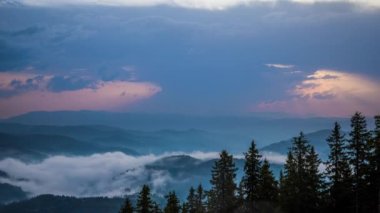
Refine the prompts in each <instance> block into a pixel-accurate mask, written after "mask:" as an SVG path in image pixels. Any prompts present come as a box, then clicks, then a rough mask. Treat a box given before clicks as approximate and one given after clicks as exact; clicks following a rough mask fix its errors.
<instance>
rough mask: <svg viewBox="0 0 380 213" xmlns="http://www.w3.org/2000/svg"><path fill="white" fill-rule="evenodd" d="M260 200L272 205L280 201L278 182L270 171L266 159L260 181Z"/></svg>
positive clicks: (261, 170)
mask: <svg viewBox="0 0 380 213" xmlns="http://www.w3.org/2000/svg"><path fill="white" fill-rule="evenodd" d="M257 191H258V192H257V197H258V200H261V201H267V202H270V203H272V204H274V203H276V202H277V199H278V186H277V181H276V179H275V178H274V176H273V173H272V171H271V169H270V165H269V162H268V161H267V160H266V159H265V160H264V162H263V165H262V167H261V169H260V180H259V185H258V189H257Z"/></svg>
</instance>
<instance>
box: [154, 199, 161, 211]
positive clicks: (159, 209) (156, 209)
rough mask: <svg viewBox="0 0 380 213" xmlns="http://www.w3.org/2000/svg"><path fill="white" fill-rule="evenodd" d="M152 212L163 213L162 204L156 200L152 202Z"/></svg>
mask: <svg viewBox="0 0 380 213" xmlns="http://www.w3.org/2000/svg"><path fill="white" fill-rule="evenodd" d="M152 213H162V210H161V208H160V205H158V203H156V202H155V201H153V202H152Z"/></svg>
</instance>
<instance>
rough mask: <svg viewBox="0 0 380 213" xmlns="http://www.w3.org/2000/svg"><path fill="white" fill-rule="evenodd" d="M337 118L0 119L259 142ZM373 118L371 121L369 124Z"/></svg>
mask: <svg viewBox="0 0 380 213" xmlns="http://www.w3.org/2000/svg"><path fill="white" fill-rule="evenodd" d="M335 121H338V122H339V123H340V124H341V125H342V128H343V129H349V119H348V118H291V117H284V116H279V117H278V118H276V116H258V115H257V114H252V116H200V115H180V114H147V113H118V112H105V111H54V112H43V111H42V112H30V113H26V114H23V115H19V116H14V117H11V118H8V119H4V120H3V121H0V122H2V123H20V124H27V125H50V126H73V125H74V126H80V125H101V126H110V127H118V128H123V129H129V130H140V131H158V130H162V129H171V130H187V129H201V130H205V131H213V132H219V133H224V134H230V135H234V136H235V140H240V141H250V140H252V139H253V138H254V139H255V140H256V143H257V144H258V145H259V146H264V145H268V144H270V143H272V142H273V141H280V140H282V139H284V138H290V137H292V136H294V135H295V134H297V133H298V132H299V131H301V130H302V131H304V132H314V131H318V130H321V129H329V128H332V125H333V123H334V122H335ZM371 123H372V122H370V124H371Z"/></svg>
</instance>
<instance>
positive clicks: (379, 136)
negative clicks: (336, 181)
mask: <svg viewBox="0 0 380 213" xmlns="http://www.w3.org/2000/svg"><path fill="white" fill-rule="evenodd" d="M373 141H374V149H375V150H374V162H375V163H374V164H375V169H374V170H375V172H374V174H375V175H374V176H375V177H374V180H375V186H374V187H375V188H376V190H375V195H374V197H375V205H376V204H377V206H375V207H374V209H377V212H378V213H380V115H377V116H375V129H374V139H373ZM375 212H376V210H375Z"/></svg>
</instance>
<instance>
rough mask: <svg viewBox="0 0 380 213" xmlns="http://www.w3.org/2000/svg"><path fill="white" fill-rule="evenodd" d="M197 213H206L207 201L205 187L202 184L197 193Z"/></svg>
mask: <svg viewBox="0 0 380 213" xmlns="http://www.w3.org/2000/svg"><path fill="white" fill-rule="evenodd" d="M194 197H195V208H194V212H195V213H204V212H206V209H205V205H204V199H205V192H204V190H203V187H202V185H201V184H199V185H198V187H197V191H196V193H195V196H194Z"/></svg>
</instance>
